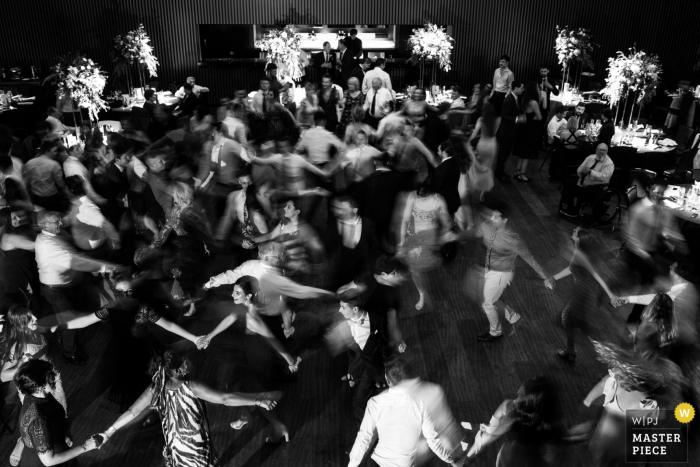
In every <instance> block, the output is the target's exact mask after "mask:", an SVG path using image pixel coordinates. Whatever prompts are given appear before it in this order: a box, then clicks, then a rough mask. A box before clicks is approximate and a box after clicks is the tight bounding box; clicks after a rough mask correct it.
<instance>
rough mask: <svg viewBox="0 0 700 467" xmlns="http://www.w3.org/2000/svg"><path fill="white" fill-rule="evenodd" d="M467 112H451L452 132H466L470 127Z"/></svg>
mask: <svg viewBox="0 0 700 467" xmlns="http://www.w3.org/2000/svg"><path fill="white" fill-rule="evenodd" d="M470 116H471V115H470V114H469V113H467V112H461V111H453V112H450V130H464V129H465V128H466V127H467V126H469V117H470Z"/></svg>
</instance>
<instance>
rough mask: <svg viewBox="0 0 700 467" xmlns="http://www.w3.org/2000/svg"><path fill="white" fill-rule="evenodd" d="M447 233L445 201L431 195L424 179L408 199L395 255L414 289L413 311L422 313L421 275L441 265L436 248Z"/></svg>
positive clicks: (423, 291) (447, 223)
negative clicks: (416, 297)
mask: <svg viewBox="0 0 700 467" xmlns="http://www.w3.org/2000/svg"><path fill="white" fill-rule="evenodd" d="M411 221H413V222H411ZM411 226H413V228H411ZM451 230H452V219H451V218H450V214H449V210H448V209H447V205H446V204H445V200H444V199H443V198H442V196H440V195H439V194H437V193H434V192H433V191H432V188H431V182H430V180H429V179H428V180H426V181H425V182H424V183H423V184H422V185H421V186H420V188H419V189H418V190H416V191H414V192H411V193H410V194H409V195H408V199H407V201H406V206H405V208H404V212H403V220H402V221H401V229H400V230H399V251H398V255H399V258H400V259H401V260H402V261H404V262H405V263H406V264H407V265H408V267H409V269H410V270H411V277H413V282H414V283H415V285H416V288H417V289H418V303H416V310H421V309H423V306H424V305H425V295H426V290H425V284H424V282H423V273H425V272H428V271H432V270H434V269H437V268H438V267H440V266H441V265H442V256H441V254H440V247H441V245H442V244H443V243H445V240H446V235H447V233H448V232H450V231H451Z"/></svg>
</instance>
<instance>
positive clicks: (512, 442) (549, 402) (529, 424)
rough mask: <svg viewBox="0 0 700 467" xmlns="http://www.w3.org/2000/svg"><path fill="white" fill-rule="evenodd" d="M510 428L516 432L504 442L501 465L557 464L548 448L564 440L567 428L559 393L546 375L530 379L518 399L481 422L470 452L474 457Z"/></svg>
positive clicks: (512, 400)
mask: <svg viewBox="0 0 700 467" xmlns="http://www.w3.org/2000/svg"><path fill="white" fill-rule="evenodd" d="M509 432H510V433H513V434H514V436H512V437H511V438H509V439H508V441H506V442H505V443H504V444H503V445H502V446H501V449H500V451H499V452H498V458H497V459H498V460H497V461H496V465H497V466H498V467H516V466H517V467H541V466H547V465H556V463H554V462H552V461H550V460H549V459H547V456H546V455H545V449H544V448H545V445H546V444H552V443H557V442H560V441H561V439H562V437H563V436H564V434H565V430H564V427H563V426H562V424H561V414H560V413H559V407H558V404H557V400H556V394H555V393H554V392H553V390H552V388H551V387H550V385H549V383H548V382H547V380H546V379H545V378H544V377H542V376H537V377H535V378H532V379H530V380H528V381H526V382H525V383H523V385H522V386H520V389H518V394H517V396H516V398H515V399H506V400H504V401H503V402H502V403H501V405H499V406H498V408H497V409H496V411H495V412H494V414H493V415H492V416H491V421H490V422H489V423H488V425H487V424H482V425H481V427H480V429H479V431H478V432H477V434H476V438H475V439H474V444H473V445H472V447H471V449H469V452H468V453H467V456H468V457H469V458H473V457H474V456H476V455H478V454H479V453H481V452H483V450H484V448H485V447H486V446H488V445H490V444H493V443H494V442H495V441H497V440H498V439H499V438H500V437H501V436H503V435H505V434H506V433H509Z"/></svg>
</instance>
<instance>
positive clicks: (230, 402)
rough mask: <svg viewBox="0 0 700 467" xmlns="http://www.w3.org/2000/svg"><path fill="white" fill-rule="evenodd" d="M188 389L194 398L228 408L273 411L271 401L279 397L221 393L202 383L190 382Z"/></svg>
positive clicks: (264, 394)
mask: <svg viewBox="0 0 700 467" xmlns="http://www.w3.org/2000/svg"><path fill="white" fill-rule="evenodd" d="M189 385H190V389H192V392H193V393H194V395H195V396H197V397H199V398H200V399H202V400H205V401H207V402H211V403H212V404H219V405H225V406H228V407H240V406H244V405H257V406H261V407H263V408H265V409H267V410H270V409H273V408H274V407H275V405H277V403H276V401H274V400H272V398H273V396H277V397H280V396H281V394H275V393H251V394H245V393H239V392H228V393H226V392H221V391H217V390H216V389H212V388H210V387H209V386H207V385H206V384H204V383H200V382H198V381H191V382H190V383H189Z"/></svg>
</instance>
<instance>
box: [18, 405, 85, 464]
mask: <svg viewBox="0 0 700 467" xmlns="http://www.w3.org/2000/svg"><path fill="white" fill-rule="evenodd" d="M19 433H20V436H21V438H22V443H23V444H24V447H25V449H24V451H23V452H22V460H21V464H22V467H34V466H36V467H39V466H43V465H44V464H43V463H42V462H41V460H40V459H39V454H43V453H46V452H48V451H53V452H54V454H58V453H60V452H63V451H67V450H68V449H69V448H68V446H67V445H66V441H65V440H66V435H67V434H68V428H67V424H66V412H65V410H64V409H63V407H62V406H61V404H59V403H58V401H56V399H55V398H54V397H53V396H52V395H51V394H47V395H46V397H45V398H40V397H34V396H30V395H27V396H25V397H24V401H23V403H22V412H21V414H20V416H19ZM58 465H63V466H67V465H75V463H74V461H73V460H71V461H68V462H64V463H61V464H58Z"/></svg>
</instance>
